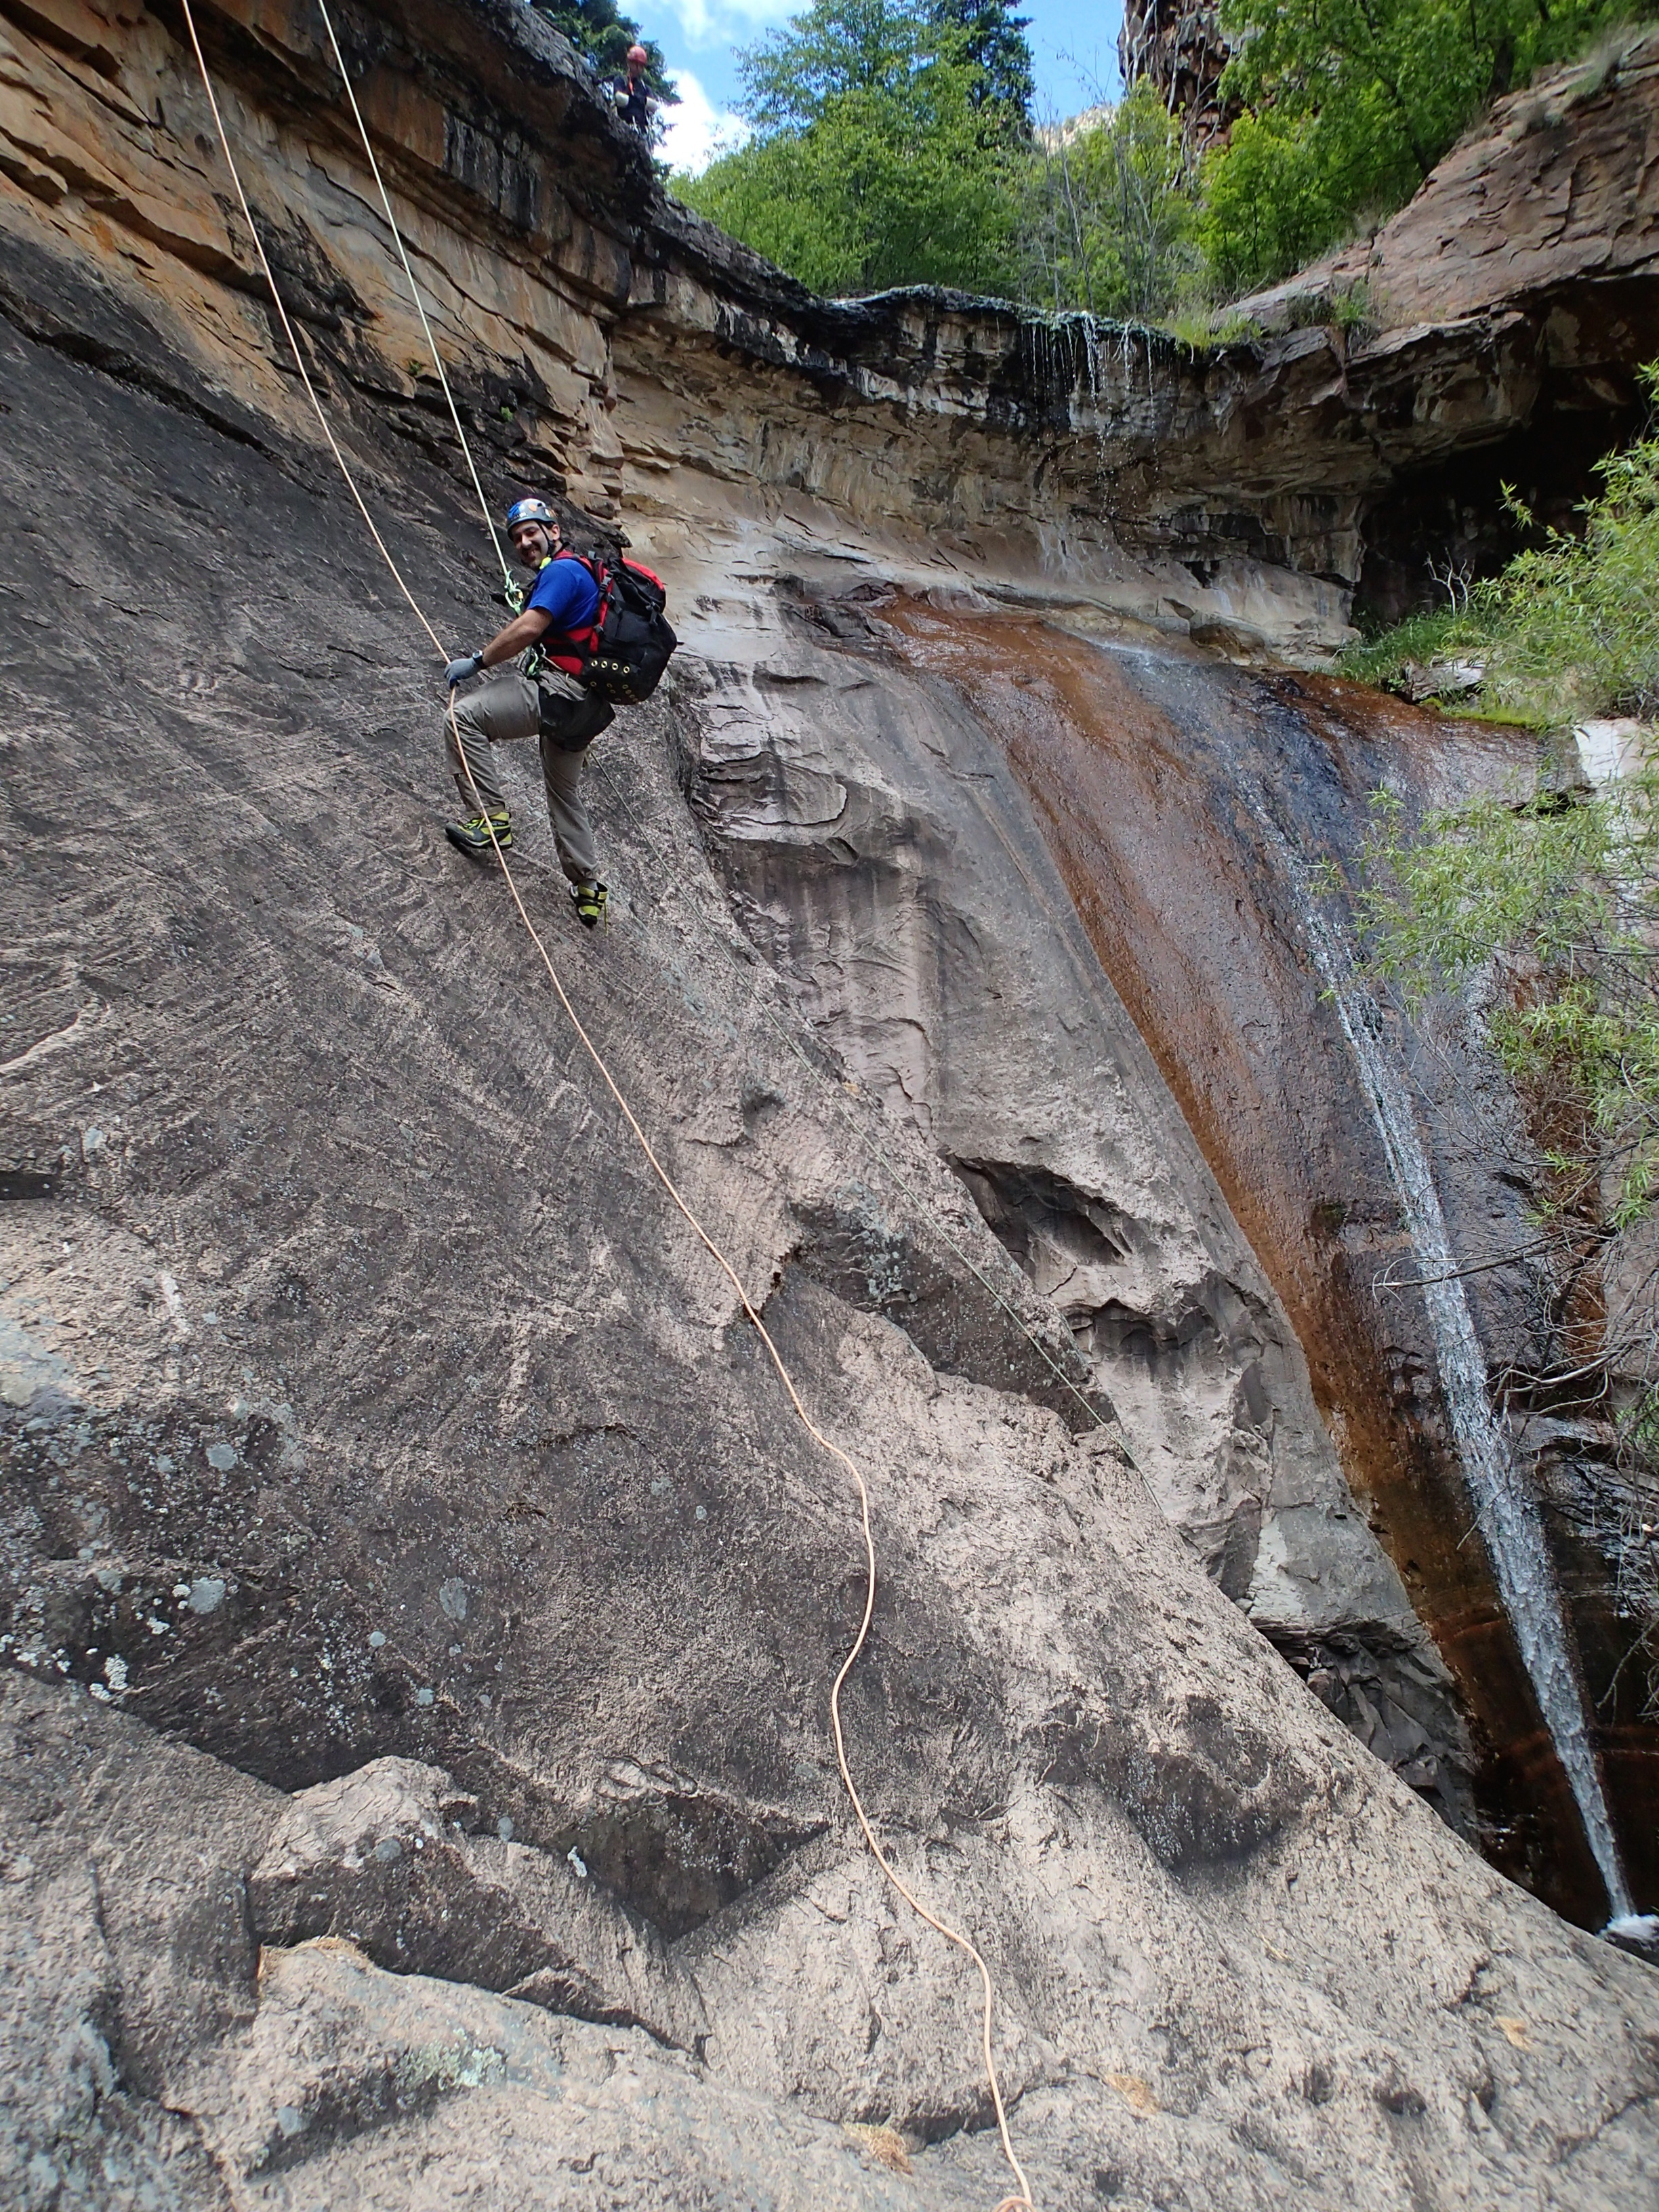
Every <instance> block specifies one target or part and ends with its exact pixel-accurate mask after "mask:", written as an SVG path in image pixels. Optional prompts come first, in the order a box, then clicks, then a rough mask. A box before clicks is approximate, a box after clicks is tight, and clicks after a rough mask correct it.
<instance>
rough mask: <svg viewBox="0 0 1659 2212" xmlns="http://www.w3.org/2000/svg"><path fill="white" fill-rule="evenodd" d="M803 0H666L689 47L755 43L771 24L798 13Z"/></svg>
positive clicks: (785, 20) (701, 47) (785, 19)
mask: <svg viewBox="0 0 1659 2212" xmlns="http://www.w3.org/2000/svg"><path fill="white" fill-rule="evenodd" d="M801 4H802V0H667V5H668V13H669V14H670V15H672V16H673V18H674V19H675V21H677V22H678V25H679V27H680V28H681V30H682V31H683V32H684V34H685V42H686V44H687V45H688V46H691V47H693V48H695V49H697V50H699V51H700V50H702V49H703V48H705V47H708V46H750V45H752V44H753V42H754V40H755V38H756V36H757V33H759V32H761V31H763V30H764V29H766V28H767V27H768V26H769V25H771V24H777V23H787V21H788V20H789V18H790V17H791V16H792V15H799V13H800V9H801Z"/></svg>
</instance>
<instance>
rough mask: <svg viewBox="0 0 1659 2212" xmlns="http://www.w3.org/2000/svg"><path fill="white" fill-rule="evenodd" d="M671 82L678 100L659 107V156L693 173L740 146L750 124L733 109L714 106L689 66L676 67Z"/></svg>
mask: <svg viewBox="0 0 1659 2212" xmlns="http://www.w3.org/2000/svg"><path fill="white" fill-rule="evenodd" d="M674 82H675V84H676V86H677V87H678V90H679V95H680V104H679V106H678V107H665V108H664V109H663V111H662V118H663V125H664V128H663V137H662V158H663V159H664V161H667V162H668V163H669V164H670V165H671V167H674V168H676V169H684V170H686V171H688V172H689V173H690V174H691V175H692V176H694V177H695V176H698V175H700V174H701V173H702V171H703V170H704V169H706V168H707V167H708V164H709V163H710V162H711V161H714V159H715V158H716V156H717V155H721V154H729V153H730V152H731V151H732V149H733V148H734V147H736V146H741V145H742V143H743V142H744V139H745V138H746V137H748V136H749V125H748V124H747V123H745V122H744V119H743V118H742V116H741V115H739V114H738V113H737V112H736V111H735V110H734V109H732V108H730V107H716V106H715V105H714V101H713V100H710V98H709V97H708V94H707V93H706V92H705V91H704V90H703V88H702V86H701V85H700V84H699V83H698V82H697V80H696V77H694V76H692V74H691V72H690V70H684V69H677V70H675V71H674Z"/></svg>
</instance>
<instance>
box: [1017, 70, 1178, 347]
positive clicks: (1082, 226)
mask: <svg viewBox="0 0 1659 2212" xmlns="http://www.w3.org/2000/svg"><path fill="white" fill-rule="evenodd" d="M1193 240H1194V194H1193V190H1192V179H1191V176H1190V173H1189V171H1188V165H1187V160H1186V155H1185V151H1184V149H1183V147H1182V135H1181V127H1180V125H1179V124H1178V123H1177V122H1176V120H1175V118H1173V117H1172V116H1171V115H1170V113H1169V112H1168V110H1167V109H1166V108H1165V106H1164V102H1163V101H1162V100H1160V99H1159V98H1158V94H1157V93H1156V92H1154V91H1153V89H1152V87H1151V86H1150V85H1149V84H1147V83H1146V82H1141V83H1139V84H1136V85H1133V86H1132V87H1131V88H1130V89H1129V91H1128V92H1127V94H1125V95H1124V97H1123V99H1122V100H1121V101H1120V102H1119V103H1118V105H1117V106H1115V107H1114V108H1110V109H1109V110H1108V111H1107V112H1106V113H1105V114H1104V116H1103V118H1102V119H1101V120H1100V121H1099V122H1097V123H1096V124H1094V125H1091V127H1090V128H1088V129H1087V130H1083V131H1079V130H1076V129H1073V127H1071V126H1069V125H1066V126H1062V127H1061V128H1060V130H1058V131H1045V132H1042V133H1041V134H1040V135H1039V137H1038V138H1037V140H1036V143H1035V144H1034V146H1033V148H1032V149H1031V153H1030V158H1029V161H1028V162H1027V164H1026V167H1025V171H1024V190H1023V192H1022V197H1021V208H1020V224H1019V256H1020V271H1021V289H1022V296H1023V297H1024V298H1025V299H1026V300H1028V301H1031V302H1032V303H1033V304H1034V305H1036V306H1038V307H1052V308H1054V309H1056V310H1058V309H1062V308H1068V307H1082V308H1085V309H1086V310H1087V311H1088V312H1089V313H1091V314H1094V315H1103V316H1115V317H1128V318H1132V319H1136V320H1139V321H1143V322H1144V321H1148V320H1150V319H1152V318H1154V317H1157V316H1161V315H1167V314H1168V313H1170V310H1171V309H1172V308H1173V307H1175V306H1176V302H1177V301H1178V299H1179V297H1180V295H1181V294H1182V290H1183V289H1184V288H1186V287H1187V286H1188V284H1189V283H1190V281H1191V279H1192V277H1193V276H1194V272H1195V270H1196V268H1197V264H1198V256H1197V252H1196V251H1195V248H1194V242H1193Z"/></svg>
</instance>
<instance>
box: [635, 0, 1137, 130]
mask: <svg viewBox="0 0 1659 2212" xmlns="http://www.w3.org/2000/svg"><path fill="white" fill-rule="evenodd" d="M801 5H802V0H654V4H652V5H641V0H632V4H631V5H630V6H629V9H628V11H627V12H628V13H629V15H635V16H637V18H638V19H639V21H640V23H641V26H642V27H643V28H644V29H645V30H646V31H647V33H649V35H650V36H651V37H653V38H654V39H655V40H657V42H658V44H659V46H661V48H662V50H663V52H664V54H665V57H666V58H667V61H668V65H669V67H670V69H671V70H672V71H673V72H674V75H675V76H676V77H677V78H678V80H679V87H680V91H681V94H683V96H684V97H683V103H682V105H681V106H679V107H678V108H671V109H670V110H669V111H668V125H669V139H668V147H667V157H668V159H669V160H670V161H672V162H674V163H675V165H676V166H677V167H684V168H701V167H702V165H703V163H704V161H706V160H707V159H708V154H709V152H710V150H711V149H713V147H714V145H715V144H716V143H718V141H719V140H720V137H722V136H723V135H724V134H725V133H726V132H730V131H732V130H734V128H736V129H740V127H741V126H740V125H737V123H736V118H734V117H733V115H732V103H733V101H734V100H736V98H737V96H738V91H739V89H740V87H739V85H738V70H737V59H736V57H737V52H738V48H739V47H742V46H753V45H754V44H755V43H756V41H757V40H759V39H763V38H764V37H765V35H766V33H767V32H768V31H769V30H771V29H773V28H775V27H776V26H778V25H779V24H781V23H785V22H787V21H788V20H789V17H790V16H791V15H795V14H797V13H799V9H800V7H801ZM1019 12H1020V14H1021V15H1027V16H1029V17H1030V30H1029V31H1028V32H1027V33H1026V36H1027V37H1028V38H1029V39H1030V41H1031V52H1032V58H1033V59H1034V60H1035V62H1036V85H1037V111H1038V116H1039V119H1041V118H1042V117H1044V116H1046V115H1047V114H1048V113H1051V112H1052V113H1053V114H1054V115H1056V116H1061V115H1074V114H1075V113H1076V112H1077V111H1078V109H1079V107H1086V106H1089V104H1090V103H1091V100H1094V99H1095V98H1097V96H1098V94H1099V93H1105V94H1108V95H1110V94H1113V93H1115V91H1116V88H1117V32H1118V25H1119V24H1120V23H1121V21H1122V20H1123V7H1122V0H1024V5H1022V7H1021V8H1020V10H1019Z"/></svg>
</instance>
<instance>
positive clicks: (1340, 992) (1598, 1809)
mask: <svg viewBox="0 0 1659 2212" xmlns="http://www.w3.org/2000/svg"><path fill="white" fill-rule="evenodd" d="M1249 805H1250V809H1251V811H1252V812H1253V813H1254V814H1255V817H1256V819H1257V821H1258V822H1260V823H1261V827H1262V829H1263V831H1264V832H1265V833H1266V835H1267V839H1268V841H1269V842H1270V843H1271V845H1272V846H1273V849H1274V851H1275V852H1276V853H1277V854H1278V855H1279V858H1280V860H1282V861H1283V863H1284V866H1285V871H1286V872H1287V874H1288V875H1289V877H1290V879H1291V884H1292V885H1293V886H1294V888H1295V890H1296V895H1297V902H1298V904H1299V906H1300V908H1301V910H1302V921H1303V925H1304V929H1305V931H1306V933H1307V939H1308V945H1309V949H1310V951H1311V952H1312V954H1313V957H1314V965H1315V966H1316V969H1318V971H1319V974H1320V976H1321V978H1322V981H1323V982H1324V984H1325V987H1326V988H1327V989H1328V991H1329V993H1330V994H1331V997H1332V999H1333V1000H1334V1002H1335V1006H1336V1011H1337V1016H1338V1018H1339V1019H1340V1022H1341V1024H1342V1030H1343V1034H1344V1036H1346V1038H1347V1040H1348V1043H1349V1046H1350V1047H1351V1048H1352V1052H1353V1056H1354V1059H1355V1060H1356V1062H1357V1063H1358V1068H1359V1073H1360V1077H1361V1079H1362V1081H1363V1082H1364V1087H1365V1095H1366V1097H1367V1098H1368V1099H1369V1100H1370V1109H1371V1115H1372V1118H1373V1119H1374V1120H1375V1121H1376V1130H1377V1134H1378V1135H1379V1136H1380V1137H1381V1139H1382V1140H1383V1152H1384V1153H1385V1154H1386V1155H1387V1157H1388V1162H1389V1174H1390V1175H1391V1176H1392V1177H1393V1179H1394V1184H1395V1189H1396V1191H1397V1192H1398V1193H1399V1196H1400V1203H1401V1210H1402V1211H1403V1212H1404V1214H1405V1217H1406V1225H1407V1228H1408V1229H1409V1231H1411V1239H1412V1244H1413V1249H1415V1251H1416V1254H1417V1257H1418V1262H1419V1269H1420V1272H1421V1273H1422V1276H1423V1279H1424V1280H1423V1300H1424V1304H1425V1306H1426V1307H1427V1309H1428V1315H1429V1323H1430V1326H1431V1328H1432V1330H1433V1332H1434V1345H1435V1354H1436V1358H1437V1364H1438V1366H1439V1369H1440V1386H1441V1389H1442V1390H1443V1393H1444V1395H1445V1400H1446V1407H1447V1411H1448V1412H1449V1414H1450V1417H1451V1425H1452V1434H1453V1436H1454V1437H1455V1440H1456V1443H1457V1449H1458V1454H1459V1455H1460V1457H1461V1458H1462V1462H1463V1472H1464V1477H1465V1480H1467V1481H1468V1486H1469V1492H1470V1495H1471V1497H1472V1498H1473V1499H1474V1510H1475V1520H1476V1523H1477V1525H1478V1526H1479V1528H1480V1534H1481V1535H1482V1537H1483V1538H1484V1539H1485V1541H1486V1550H1487V1553H1488V1554H1489V1556H1490V1558H1491V1559H1492V1573H1493V1575H1494V1577H1495V1578H1496V1580H1497V1583H1498V1594H1499V1595H1500V1596H1501V1597H1502V1598H1503V1601H1504V1607H1505V1608H1506V1609H1507V1611H1508V1613H1509V1616H1510V1622H1511V1624H1512V1626H1513V1627H1514V1629H1515V1635H1516V1642H1517V1644H1519V1645H1520V1647H1521V1657H1522V1663H1523V1664H1524V1666H1525V1668H1526V1669H1527V1673H1528V1675H1529V1676H1530V1677H1531V1680H1532V1685H1533V1688H1534V1691H1535V1692H1536V1693H1537V1698H1538V1705H1539V1710H1540V1711H1541V1713H1542V1714H1543V1717H1544V1724H1545V1726H1546V1727H1547V1729H1549V1732H1550V1735H1552V1737H1553V1739H1554V1742H1555V1748H1556V1751H1557V1753H1558V1754H1559V1758H1560V1760H1561V1765H1562V1768H1563V1770H1564V1771H1565V1774H1566V1778H1567V1783H1568V1786H1569V1787H1570V1788H1571V1791H1572V1794H1573V1797H1574V1800H1575V1801H1576V1802H1577V1807H1578V1813H1579V1818H1580V1819H1581V1820H1583V1824H1584V1833H1585V1836H1586V1838H1588V1840H1589V1847H1590V1850H1591V1851H1592V1852H1593V1853H1594V1855H1595V1863H1596V1865H1597V1867H1598V1868H1599V1869H1601V1879H1602V1881H1603V1882H1604V1883H1605V1884H1606V1885H1607V1899H1608V1905H1609V1911H1610V1917H1612V1918H1613V1919H1615V1920H1617V1919H1619V1918H1621V1917H1625V1916H1628V1915H1629V1914H1631V1913H1632V1911H1633V1909H1634V1908H1633V1906H1632V1900H1631V1895H1630V1892H1629V1889H1628V1888H1627V1887H1626V1881H1625V1870H1624V1867H1623V1865H1622V1864H1621V1863H1620V1857H1619V1846H1618V1844H1617V1843H1616V1842H1615V1840H1614V1838H1613V1823H1612V1820H1610V1819H1609V1817H1608V1814H1607V1799H1606V1797H1605V1796H1603V1794H1602V1790H1601V1774H1600V1771H1598V1769H1597V1766H1596V1763H1595V1748H1594V1747H1593V1746H1592V1744H1591V1742H1590V1735H1589V1717H1588V1715H1587V1714H1586V1712H1585V1710H1584V1699H1583V1691H1582V1689H1581V1688H1580V1686H1579V1680H1578V1670H1577V1666H1576V1665H1575V1663H1574V1659H1573V1651H1572V1646H1571V1641H1570V1638H1569V1635H1568V1630H1567V1624H1566V1617H1565V1613H1563V1611H1562V1607H1561V1595H1560V1592H1559V1589H1557V1587H1556V1581H1555V1571H1554V1567H1553V1563H1552V1561H1551V1559H1550V1555H1549V1547H1548V1545H1547V1543H1546V1541H1545V1538H1544V1524H1543V1517H1542V1516H1541V1513H1540V1511H1539V1508H1538V1501H1537V1498H1535V1497H1534V1495H1533V1493H1532V1492H1531V1490H1530V1488H1529V1487H1528V1484H1527V1483H1526V1481H1525V1480H1524V1479H1523V1478H1522V1474H1521V1473H1520V1471H1519V1469H1518V1468H1516V1464H1515V1459H1514V1455H1513V1453H1512V1451H1511V1449H1510V1437H1509V1431H1508V1428H1507V1425H1506V1424H1504V1422H1502V1421H1500V1420H1499V1419H1498V1417H1497V1415H1496V1414H1495V1413H1493V1411H1492V1400H1491V1397H1490V1396H1489V1395H1488V1393H1487V1389H1486V1358H1485V1355H1484V1354H1483V1353H1482V1352H1481V1349H1480V1340H1479V1338H1478V1337H1477V1336H1476V1335H1475V1333H1474V1318H1473V1316H1471V1314H1470V1312H1469V1303H1468V1298H1467V1297H1465V1295H1464V1291H1463V1285H1462V1280H1461V1279H1460V1278H1459V1276H1458V1274H1457V1272H1456V1268H1457V1263H1456V1261H1455V1258H1454V1257H1453V1255H1452V1249H1451V1241H1450V1239H1449V1237H1448V1235H1447V1233H1446V1218H1445V1215H1444V1214H1443V1212H1442V1211H1441V1206H1440V1194H1439V1193H1438V1192H1437V1189H1436V1188H1435V1183H1434V1174H1433V1170H1432V1169H1431V1167H1430V1164H1429V1158H1428V1153H1427V1152H1426V1150H1425V1146H1424V1143H1423V1139H1422V1135H1421V1133H1420V1132H1419V1128H1418V1126H1417V1116H1416V1114H1415V1112H1414V1111H1413V1107H1412V1102H1411V1098H1410V1096H1409V1094H1408V1092H1407V1088H1406V1078H1405V1070H1404V1068H1403V1066H1401V1063H1400V1060H1399V1057H1398V1055H1397V1054H1395V1053H1394V1052H1393V1051H1392V1050H1390V1049H1389V1048H1388V1047H1387V1046H1386V1045H1385V1043H1384V1042H1383V1018H1382V1014H1381V1012H1379V1010H1378V1007H1377V1005H1376V1000H1374V999H1373V998H1372V997H1371V995H1370V993H1369V992H1368V991H1367V990H1366V989H1365V987H1364V984H1363V983H1362V982H1361V981H1360V980H1359V978H1358V975H1357V974H1356V972H1355V969H1354V963H1353V958H1352V953H1351V951H1350V950H1349V947H1348V945H1347V944H1346V941H1345V940H1344V939H1343V938H1342V937H1341V936H1340V934H1339V933H1338V932H1337V931H1336V930H1335V929H1334V928H1333V927H1332V926H1331V924H1330V922H1329V921H1328V920H1327V918H1326V916H1325V914H1324V913H1323V911H1322V906H1321V902H1320V899H1319V897H1318V896H1317V894H1316V892H1315V890H1314V889H1313V886H1312V884H1311V883H1310V880H1309V872H1308V868H1307V865H1306V863H1305V861H1304V860H1303V858H1302V856H1301V854H1299V853H1298V852H1297V850H1296V849H1295V848H1294V847H1293V846H1292V845H1291V842H1290V841H1289V840H1288V838H1286V837H1285V834H1284V832H1283V831H1282V830H1281V829H1279V826H1278V824H1277V823H1275V822H1274V821H1273V818H1272V817H1271V816H1270V815H1269V814H1268V813H1267V811H1266V810H1265V808H1263V807H1262V806H1261V805H1259V804H1258V803H1257V802H1256V801H1255V799H1251V800H1250V801H1249Z"/></svg>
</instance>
